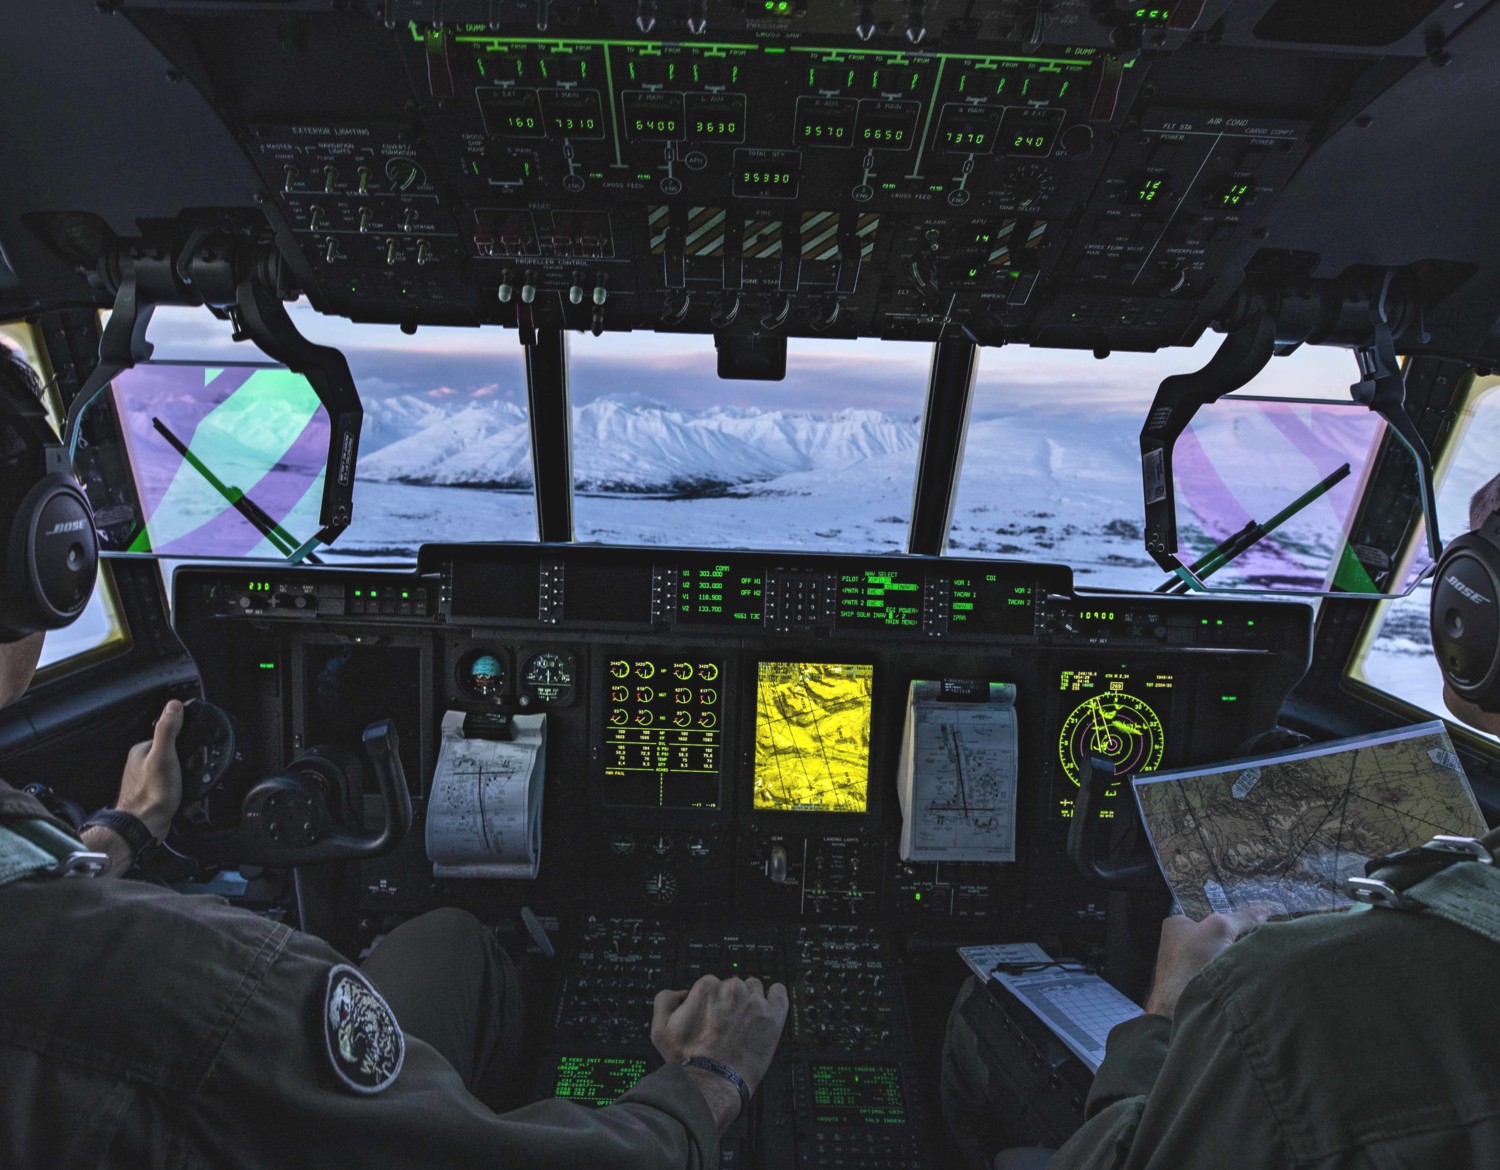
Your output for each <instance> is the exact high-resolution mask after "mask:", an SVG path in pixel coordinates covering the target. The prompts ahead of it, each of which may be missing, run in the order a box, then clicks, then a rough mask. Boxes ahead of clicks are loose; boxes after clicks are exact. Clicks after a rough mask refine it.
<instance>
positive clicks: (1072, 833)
mask: <svg viewBox="0 0 1500 1170" xmlns="http://www.w3.org/2000/svg"><path fill="white" fill-rule="evenodd" d="M1081 771H1082V775H1080V776H1079V778H1078V799H1077V801H1076V802H1075V803H1074V806H1073V819H1072V821H1070V822H1069V824H1068V860H1069V861H1071V862H1072V863H1073V864H1074V865H1075V866H1077V868H1078V872H1079V873H1081V874H1083V876H1084V877H1086V878H1088V879H1089V880H1090V881H1092V882H1097V883H1099V884H1100V885H1101V886H1107V887H1109V888H1110V889H1112V890H1151V891H1153V892H1156V893H1160V892H1162V891H1163V890H1164V889H1165V882H1164V881H1163V879H1162V876H1161V871H1160V870H1159V869H1158V868H1157V865H1156V858H1155V856H1154V855H1153V854H1152V853H1151V851H1150V850H1149V849H1147V850H1146V851H1144V852H1132V853H1129V854H1127V855H1126V856H1124V857H1114V856H1112V855H1111V854H1110V851H1109V842H1108V836H1109V833H1110V831H1111V829H1114V828H1118V827H1119V826H1118V823H1117V822H1116V821H1115V820H1114V819H1113V818H1111V819H1108V820H1105V819H1102V818H1101V817H1100V816H1099V813H1098V810H1099V808H1100V806H1101V805H1102V804H1103V801H1104V794H1105V793H1106V792H1108V791H1109V789H1110V788H1111V787H1112V786H1113V785H1114V784H1115V783H1116V777H1115V766H1114V763H1113V762H1112V761H1111V760H1108V759H1106V758H1105V757H1103V756H1091V757H1089V759H1088V761H1087V763H1085V764H1084V766H1083V768H1082V769H1081ZM1119 783H1120V784H1121V786H1122V787H1123V786H1124V785H1125V784H1127V783H1129V781H1127V780H1121V781H1119ZM1117 807H1118V809H1119V810H1121V811H1122V812H1124V813H1125V815H1131V814H1130V813H1129V812H1128V811H1126V810H1131V809H1133V808H1134V807H1135V802H1134V801H1133V800H1128V799H1126V800H1121V801H1119V803H1118V805H1117Z"/></svg>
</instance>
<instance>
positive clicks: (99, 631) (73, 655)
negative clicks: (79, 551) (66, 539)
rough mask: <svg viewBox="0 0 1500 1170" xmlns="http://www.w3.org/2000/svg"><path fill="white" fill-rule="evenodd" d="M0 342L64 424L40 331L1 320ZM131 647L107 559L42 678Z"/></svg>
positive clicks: (46, 648)
mask: <svg viewBox="0 0 1500 1170" xmlns="http://www.w3.org/2000/svg"><path fill="white" fill-rule="evenodd" d="M0 345H3V346H5V347H7V348H8V349H10V350H12V351H14V352H15V353H18V354H20V355H21V357H23V358H24V359H25V360H26V363H27V364H28V365H29V366H30V367H31V368H32V370H33V371H35V373H36V375H37V381H38V382H40V383H41V385H42V389H43V401H44V403H45V405H46V407H47V416H48V418H49V419H50V421H51V423H52V425H53V427H54V428H60V426H61V420H62V401H61V399H60V398H59V397H58V394H57V388H56V384H55V383H54V381H53V380H52V374H51V367H50V366H49V364H48V362H47V357H46V354H45V353H44V352H43V351H42V348H41V345H40V339H39V338H38V337H37V335H36V332H35V330H33V328H32V327H31V326H30V325H28V324H26V323H25V322H24V321H12V322H6V323H0ZM129 646H130V630H129V628H128V627H127V626H126V624H125V619H124V615H123V614H122V613H121V610H120V605H119V600H118V597H117V595H116V593H115V585H114V578H113V576H112V575H111V573H110V567H109V564H108V562H104V563H102V564H100V566H99V583H98V585H97V586H96V587H95V589H94V595H93V597H92V598H91V599H90V600H89V604H88V608H87V609H85V610H84V611H83V614H82V615H81V616H80V617H79V618H78V620H77V621H75V622H74V623H73V624H72V625H70V626H67V627H65V628H64V629H61V630H53V631H52V632H51V633H49V634H48V635H47V640H46V642H45V644H44V645H43V648H42V657H41V661H40V664H39V666H40V671H41V677H42V678H43V679H45V678H49V677H55V676H57V675H60V674H66V673H68V672H69V671H70V670H73V669H77V668H79V667H82V666H84V665H86V664H88V663H92V662H95V661H97V660H98V659H99V658H101V657H106V656H112V655H114V654H118V653H121V652H123V651H125V650H126V649H128V648H129Z"/></svg>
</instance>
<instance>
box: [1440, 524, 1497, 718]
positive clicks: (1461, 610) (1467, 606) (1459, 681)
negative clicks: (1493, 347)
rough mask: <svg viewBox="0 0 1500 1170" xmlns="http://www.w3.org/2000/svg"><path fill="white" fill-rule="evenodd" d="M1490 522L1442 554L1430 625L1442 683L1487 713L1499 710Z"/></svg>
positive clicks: (1494, 564)
mask: <svg viewBox="0 0 1500 1170" xmlns="http://www.w3.org/2000/svg"><path fill="white" fill-rule="evenodd" d="M1495 527H1496V525H1495V523H1494V518H1493V517H1492V518H1491V521H1490V522H1489V523H1487V524H1486V525H1485V526H1484V528H1482V529H1478V530H1475V531H1474V532H1471V533H1469V534H1468V535H1466V536H1461V537H1459V538H1458V539H1457V540H1455V541H1454V542H1453V543H1452V544H1450V545H1449V546H1448V547H1447V549H1445V550H1444V552H1443V556H1442V559H1440V560H1439V561H1438V566H1437V571H1436V574H1435V575H1434V578H1433V583H1432V601H1431V608H1430V610H1429V612H1428V622H1429V626H1430V629H1431V632H1432V648H1433V652H1434V654H1435V655H1436V656H1437V662H1438V668H1439V669H1440V670H1441V671H1442V672H1443V681H1444V682H1445V683H1446V684H1447V685H1448V687H1449V689H1451V690H1452V691H1453V693H1454V694H1456V695H1458V696H1459V697H1460V698H1462V699H1466V700H1467V701H1469V702H1470V703H1473V704H1475V705H1476V706H1477V707H1479V708H1481V709H1482V710H1485V711H1490V712H1500V545H1497V544H1496V543H1494V541H1492V540H1491V539H1490V536H1491V535H1492V533H1491V531H1489V530H1490V529H1494V528H1495Z"/></svg>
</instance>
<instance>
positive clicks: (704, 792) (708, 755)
mask: <svg viewBox="0 0 1500 1170" xmlns="http://www.w3.org/2000/svg"><path fill="white" fill-rule="evenodd" d="M723 674H724V664H723V663H722V662H720V661H718V660H716V659H710V658H703V657H698V656H693V655H674V656H672V657H664V656H661V655H651V656H642V655H640V654H626V653H623V652H622V653H618V654H614V655H611V656H610V658H609V659H608V661H607V664H606V668H605V677H604V680H603V682H604V701H603V703H602V704H600V710H601V711H602V712H603V718H604V726H603V727H602V728H601V729H600V741H601V742H602V744H603V751H602V753H601V754H602V757H603V760H604V803H605V804H606V805H614V806H618V807H630V808H717V807H718V805H719V768H720V749H721V744H722V738H721V737H722V736H723V734H724V729H723V712H724V678H723Z"/></svg>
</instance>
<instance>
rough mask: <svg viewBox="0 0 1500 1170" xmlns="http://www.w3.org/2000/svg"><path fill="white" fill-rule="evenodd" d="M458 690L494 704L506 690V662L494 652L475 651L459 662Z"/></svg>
mask: <svg viewBox="0 0 1500 1170" xmlns="http://www.w3.org/2000/svg"><path fill="white" fill-rule="evenodd" d="M458 689H459V690H461V691H463V693H464V694H466V695H468V696H469V698H471V699H479V700H481V701H483V702H486V703H493V702H495V701H496V700H497V699H499V698H500V696H501V694H502V693H503V692H504V690H505V662H504V660H503V659H502V658H501V657H500V655H499V654H498V653H496V652H495V651H493V650H473V651H470V652H469V653H468V654H465V655H464V656H463V657H462V658H460V659H459V660H458Z"/></svg>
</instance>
